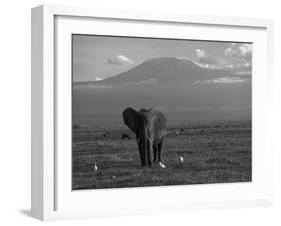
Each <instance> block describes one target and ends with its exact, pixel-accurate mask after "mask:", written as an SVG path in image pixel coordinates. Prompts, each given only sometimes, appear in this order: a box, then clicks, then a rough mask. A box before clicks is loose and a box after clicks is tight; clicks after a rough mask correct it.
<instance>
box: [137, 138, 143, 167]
mask: <svg viewBox="0 0 281 226" xmlns="http://www.w3.org/2000/svg"><path fill="white" fill-rule="evenodd" d="M138 148H139V153H140V160H141V165H142V166H144V165H145V163H144V158H143V148H142V146H141V142H140V141H139V140H138Z"/></svg>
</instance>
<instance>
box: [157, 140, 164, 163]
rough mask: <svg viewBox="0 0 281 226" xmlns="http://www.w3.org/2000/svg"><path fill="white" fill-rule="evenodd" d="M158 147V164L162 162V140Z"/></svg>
mask: <svg viewBox="0 0 281 226" xmlns="http://www.w3.org/2000/svg"><path fill="white" fill-rule="evenodd" d="M157 146H158V162H162V146H163V139H162V140H161V142H160V143H159V144H158V145H157Z"/></svg>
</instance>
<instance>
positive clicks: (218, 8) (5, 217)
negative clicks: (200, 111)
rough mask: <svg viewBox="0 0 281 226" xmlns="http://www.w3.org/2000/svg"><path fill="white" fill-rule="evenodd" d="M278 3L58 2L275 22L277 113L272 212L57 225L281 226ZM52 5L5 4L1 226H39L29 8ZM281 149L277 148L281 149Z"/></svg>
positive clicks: (0, 41) (0, 67)
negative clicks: (34, 205)
mask: <svg viewBox="0 0 281 226" xmlns="http://www.w3.org/2000/svg"><path fill="white" fill-rule="evenodd" d="M278 2H280V1H277V0H276V1H274V0H259V1H250V0H248V1H247V0H232V1H231V0H229V1H226V0H211V1H208V0H193V1H188V0H182V1H181V0H166V1H164V0H141V1H134V0H118V1H116V0H115V1H114V0H102V1H97V0H96V1H95V0H80V1H74V0H57V1H53V3H56V4H67V5H77V4H79V5H82V6H84V5H86V6H91V7H99V8H100V7H102V8H106V7H110V8H116V9H134V10H153V11H168V12H169V11H171V12H183V13H192V14H210V15H231V16H246V17H263V18H272V19H274V20H275V48H274V49H275V90H274V92H275V100H274V101H275V109H274V111H273V114H272V115H273V116H272V118H271V119H270V122H269V123H270V124H269V127H270V129H271V130H274V131H275V134H276V135H275V136H274V137H272V139H271V141H272V148H274V149H275V182H276V183H275V190H276V202H275V205H274V207H271V208H255V209H235V210H213V211H200V212H198V211H197V212H186V213H178V214H165V215H164V214H162V215H148V216H132V217H118V218H107V219H94V220H78V221H77V220H75V221H60V222H52V223H49V224H54V225H81V224H83V225H122V226H126V225H143V224H149V225H152V224H155V225H216V226H219V225H228V226H231V225H247V224H248V225H280V224H281V218H280V213H281V196H280V191H281V167H280V165H278V164H281V155H280V152H281V145H280V144H279V143H280V142H278V141H279V140H280V139H281V137H280V135H281V132H280V128H281V123H280V121H281V120H280V119H277V116H279V117H280V115H281V107H280V106H281V78H280V73H281V70H280V68H279V67H278V66H279V65H280V63H279V62H280V60H281V55H280V52H279V51H281V42H280V41H279V42H278V40H281V13H280V8H281V7H280V5H279V4H278ZM43 3H52V2H51V1H48V0H45V1H40V0H38V1H35V0H25V1H21V0H9V1H2V2H1V13H0V17H1V19H0V24H1V26H0V27H1V35H0V57H1V58H0V59H1V61H0V62H1V63H0V72H1V74H0V84H1V88H0V98H1V99H0V100H1V101H0V104H1V111H0V120H1V124H2V128H1V130H0V140H1V145H0V152H1V155H0V175H1V177H0V181H1V185H0V222H1V223H0V224H1V225H36V224H41V222H40V221H38V220H35V219H33V218H31V217H30V216H29V214H30V213H29V208H30V139H31V138H30V107H31V103H30V8H31V7H34V6H37V5H39V4H43ZM278 145H279V147H278Z"/></svg>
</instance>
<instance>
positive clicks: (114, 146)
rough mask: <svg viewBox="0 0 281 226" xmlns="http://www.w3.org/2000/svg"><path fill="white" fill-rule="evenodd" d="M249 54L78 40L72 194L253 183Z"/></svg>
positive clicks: (202, 43)
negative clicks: (137, 188)
mask: <svg viewBox="0 0 281 226" xmlns="http://www.w3.org/2000/svg"><path fill="white" fill-rule="evenodd" d="M252 50H253V49H252V43H248V42H235V41H232V42H230V41H227V42H226V41H210V40H188V39H167V38H148V37H121V36H101V35H85V34H72V190H83V189H105V188H129V187H148V186H169V185H194V184H211V183H231V182H236V183H238V182H239V183H242V182H251V181H252Z"/></svg>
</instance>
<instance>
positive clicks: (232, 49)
mask: <svg viewBox="0 0 281 226" xmlns="http://www.w3.org/2000/svg"><path fill="white" fill-rule="evenodd" d="M224 55H225V56H227V57H232V58H236V59H240V60H243V59H244V60H249V59H251V57H252V44H238V43H231V44H230V45H229V47H228V48H226V49H225V50H224Z"/></svg>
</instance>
